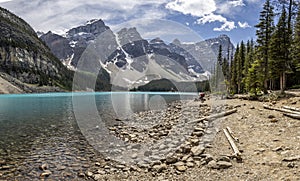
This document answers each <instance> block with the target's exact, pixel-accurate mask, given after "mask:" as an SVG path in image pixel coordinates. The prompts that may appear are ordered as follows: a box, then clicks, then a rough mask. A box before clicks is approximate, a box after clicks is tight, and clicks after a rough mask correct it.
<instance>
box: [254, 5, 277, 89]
mask: <svg viewBox="0 0 300 181" xmlns="http://www.w3.org/2000/svg"><path fill="white" fill-rule="evenodd" d="M273 9H274V8H273V6H272V5H271V4H270V0H266V2H265V4H264V7H263V11H261V12H260V18H259V23H258V24H257V25H256V26H255V27H256V28H257V30H256V35H257V44H258V45H257V54H258V57H259V64H260V68H261V71H262V72H263V77H262V80H261V81H263V90H264V93H267V90H268V78H269V77H268V74H269V58H270V57H269V50H270V39H271V35H272V33H273V31H274V12H273Z"/></svg>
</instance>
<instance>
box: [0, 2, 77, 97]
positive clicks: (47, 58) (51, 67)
mask: <svg viewBox="0 0 300 181" xmlns="http://www.w3.org/2000/svg"><path fill="white" fill-rule="evenodd" d="M0 34H1V36H0V76H1V78H3V79H5V80H6V81H8V82H10V83H12V84H13V85H15V86H17V87H19V88H20V89H22V90H23V91H24V92H36V91H38V92H40V91H43V90H42V89H41V86H50V87H52V88H51V90H50V91H55V90H57V91H61V89H69V90H70V89H71V86H72V74H73V73H72V71H70V70H68V69H67V68H66V67H65V66H64V65H63V64H62V63H61V61H60V60H59V59H57V58H56V57H55V56H54V55H53V54H52V53H51V51H50V49H49V48H48V47H47V46H46V45H45V44H44V42H43V41H41V40H40V39H39V38H38V36H37V35H36V33H35V31H34V30H33V29H32V28H31V27H30V25H28V24H27V23H26V22H25V21H24V20H22V19H21V18H19V17H17V16H16V15H14V14H12V13H10V12H9V11H8V10H6V9H3V8H1V7H0ZM33 85H38V86H40V87H36V86H33ZM50 87H49V88H48V89H47V90H44V91H49V89H50ZM53 87H57V88H53Z"/></svg>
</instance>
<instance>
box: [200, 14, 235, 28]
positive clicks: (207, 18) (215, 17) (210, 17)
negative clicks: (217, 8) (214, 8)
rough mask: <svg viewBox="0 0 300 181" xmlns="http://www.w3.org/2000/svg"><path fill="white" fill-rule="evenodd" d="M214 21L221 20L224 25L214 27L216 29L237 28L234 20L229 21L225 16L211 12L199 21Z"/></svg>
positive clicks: (203, 22)
mask: <svg viewBox="0 0 300 181" xmlns="http://www.w3.org/2000/svg"><path fill="white" fill-rule="evenodd" d="M212 22H221V23H223V25H222V26H221V27H219V28H214V31H231V30H233V29H235V28H236V26H235V23H234V21H228V20H227V19H226V18H225V17H223V16H221V15H215V14H209V15H206V16H204V17H202V18H200V19H198V21H197V23H199V24H206V23H212Z"/></svg>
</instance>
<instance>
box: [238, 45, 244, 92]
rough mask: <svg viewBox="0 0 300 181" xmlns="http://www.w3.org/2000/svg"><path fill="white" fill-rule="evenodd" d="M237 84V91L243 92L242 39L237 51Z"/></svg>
mask: <svg viewBox="0 0 300 181" xmlns="http://www.w3.org/2000/svg"><path fill="white" fill-rule="evenodd" d="M237 58H238V59H237V61H238V62H237V84H238V93H243V92H244V91H243V90H244V85H243V78H244V77H245V76H244V74H243V73H244V64H245V58H246V47H245V44H244V41H242V42H241V44H240V49H239V52H238V57H237Z"/></svg>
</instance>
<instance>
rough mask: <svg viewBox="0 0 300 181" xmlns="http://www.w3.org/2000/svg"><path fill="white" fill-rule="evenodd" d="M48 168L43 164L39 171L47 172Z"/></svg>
mask: <svg viewBox="0 0 300 181" xmlns="http://www.w3.org/2000/svg"><path fill="white" fill-rule="evenodd" d="M48 167H49V166H48V164H47V163H45V164H42V165H41V166H40V169H41V170H42V171H44V170H47V169H48Z"/></svg>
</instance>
